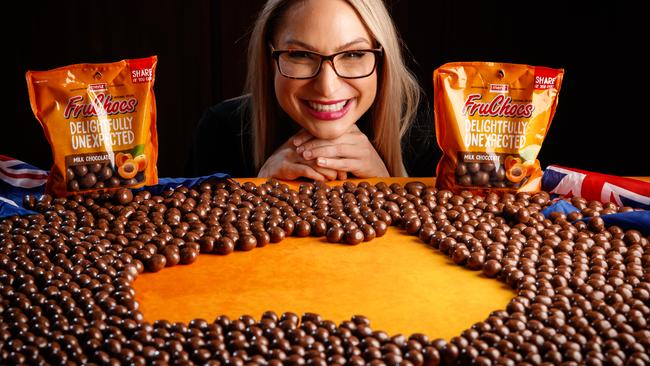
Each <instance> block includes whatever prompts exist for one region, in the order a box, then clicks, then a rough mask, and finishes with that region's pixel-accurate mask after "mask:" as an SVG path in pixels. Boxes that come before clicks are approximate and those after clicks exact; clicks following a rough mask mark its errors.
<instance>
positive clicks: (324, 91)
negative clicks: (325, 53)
mask: <svg viewBox="0 0 650 366" xmlns="http://www.w3.org/2000/svg"><path fill="white" fill-rule="evenodd" d="M340 82H341V81H340V78H339V76H338V75H336V72H334V67H333V66H332V62H331V61H329V60H328V61H325V62H323V65H322V66H321V69H320V73H319V74H318V75H317V76H316V78H314V80H313V83H314V88H315V89H316V91H317V92H318V93H319V94H321V95H322V96H330V95H333V94H334V92H335V91H336V90H337V89H338V88H339V85H340Z"/></svg>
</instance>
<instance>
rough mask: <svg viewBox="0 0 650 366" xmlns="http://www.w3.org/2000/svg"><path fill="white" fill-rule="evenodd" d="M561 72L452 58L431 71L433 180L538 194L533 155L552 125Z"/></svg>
mask: <svg viewBox="0 0 650 366" xmlns="http://www.w3.org/2000/svg"><path fill="white" fill-rule="evenodd" d="M563 75H564V70H562V69H550V68H546V67H535V66H528V65H517V64H506V63H492V62H452V63H448V64H445V65H443V66H441V67H440V68H438V69H437V70H435V71H434V73H433V87H434V112H435V124H436V138H437V140H438V145H439V146H440V148H441V149H442V152H443V157H442V159H440V162H439V163H438V168H437V172H436V185H437V187H438V188H440V189H450V190H452V191H454V192H458V191H461V190H471V191H475V192H479V193H480V192H485V191H487V190H493V191H494V190H496V191H502V192H537V191H539V190H540V189H541V177H542V169H541V166H540V164H539V160H537V155H538V153H539V150H540V148H541V146H542V141H543V140H544V137H545V136H546V133H547V132H548V128H549V127H550V125H551V120H552V119H553V115H554V114H555V108H556V106H557V102H558V94H559V92H560V86H561V84H562V77H563Z"/></svg>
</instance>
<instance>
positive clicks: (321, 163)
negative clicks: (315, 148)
mask: <svg viewBox="0 0 650 366" xmlns="http://www.w3.org/2000/svg"><path fill="white" fill-rule="evenodd" d="M317 161H318V165H322V166H325V165H327V159H325V158H318V160H317Z"/></svg>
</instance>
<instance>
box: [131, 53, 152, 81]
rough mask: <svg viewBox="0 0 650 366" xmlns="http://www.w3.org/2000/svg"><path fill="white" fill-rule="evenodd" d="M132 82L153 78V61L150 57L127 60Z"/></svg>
mask: <svg viewBox="0 0 650 366" xmlns="http://www.w3.org/2000/svg"><path fill="white" fill-rule="evenodd" d="M128 63H129V68H130V69H131V82H132V83H133V84H138V83H149V82H151V81H152V80H153V61H152V60H151V58H142V59H137V60H128Z"/></svg>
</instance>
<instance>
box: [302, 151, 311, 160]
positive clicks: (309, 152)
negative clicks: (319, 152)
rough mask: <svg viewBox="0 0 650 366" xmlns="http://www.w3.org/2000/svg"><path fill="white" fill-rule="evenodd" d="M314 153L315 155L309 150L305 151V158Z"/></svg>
mask: <svg viewBox="0 0 650 366" xmlns="http://www.w3.org/2000/svg"><path fill="white" fill-rule="evenodd" d="M312 155H313V154H312V152H311V151H309V150H307V151H305V153H304V154H303V156H304V157H305V159H308V158H311V156H312Z"/></svg>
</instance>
